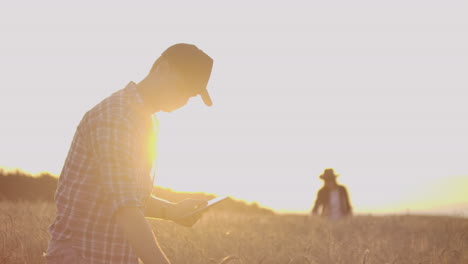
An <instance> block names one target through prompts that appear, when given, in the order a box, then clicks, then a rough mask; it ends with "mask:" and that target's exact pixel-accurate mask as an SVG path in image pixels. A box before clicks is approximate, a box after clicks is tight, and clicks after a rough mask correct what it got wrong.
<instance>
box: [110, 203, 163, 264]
mask: <svg viewBox="0 0 468 264" xmlns="http://www.w3.org/2000/svg"><path fill="white" fill-rule="evenodd" d="M114 217H115V220H116V221H117V223H118V225H119V226H120V227H121V228H122V230H123V232H124V234H125V236H126V237H127V240H128V242H129V243H130V245H131V246H132V248H133V250H134V251H135V253H136V255H137V256H138V257H139V258H140V259H141V260H142V261H143V263H145V264H161V263H162V264H170V262H169V259H168V258H167V257H166V255H165V254H164V252H163V251H162V249H161V247H160V246H159V244H158V243H157V241H156V238H155V237H154V234H153V231H152V229H151V227H150V225H149V223H148V222H147V221H146V219H145V217H144V215H143V212H142V211H141V209H139V208H137V207H123V208H121V209H119V210H118V211H117V212H116V213H115V215H114Z"/></svg>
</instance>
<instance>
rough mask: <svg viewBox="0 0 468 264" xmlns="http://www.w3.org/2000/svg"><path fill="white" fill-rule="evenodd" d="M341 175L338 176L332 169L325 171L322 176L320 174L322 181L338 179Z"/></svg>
mask: <svg viewBox="0 0 468 264" xmlns="http://www.w3.org/2000/svg"><path fill="white" fill-rule="evenodd" d="M338 176H339V174H336V173H335V171H334V170H333V169H331V168H328V169H325V170H324V171H323V173H322V174H320V179H322V180H328V179H336V177H338Z"/></svg>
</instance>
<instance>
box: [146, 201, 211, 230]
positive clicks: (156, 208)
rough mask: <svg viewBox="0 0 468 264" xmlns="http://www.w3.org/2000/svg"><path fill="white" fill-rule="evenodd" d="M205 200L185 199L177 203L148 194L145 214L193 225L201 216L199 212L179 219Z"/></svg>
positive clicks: (184, 224)
mask: <svg viewBox="0 0 468 264" xmlns="http://www.w3.org/2000/svg"><path fill="white" fill-rule="evenodd" d="M206 203H207V201H206V200H196V199H186V200H183V201H181V202H178V203H171V202H169V201H166V200H164V199H161V198H159V197H156V196H150V198H149V199H148V201H147V203H146V208H145V216H146V217H152V218H160V219H165V220H170V221H174V222H176V223H178V224H180V225H183V226H189V227H190V226H193V225H194V224H195V223H196V222H197V221H198V220H199V219H200V217H201V214H194V215H193V216H191V217H187V218H184V219H179V216H181V215H184V214H186V213H188V212H190V211H192V210H195V209H196V208H197V207H198V206H205V205H206Z"/></svg>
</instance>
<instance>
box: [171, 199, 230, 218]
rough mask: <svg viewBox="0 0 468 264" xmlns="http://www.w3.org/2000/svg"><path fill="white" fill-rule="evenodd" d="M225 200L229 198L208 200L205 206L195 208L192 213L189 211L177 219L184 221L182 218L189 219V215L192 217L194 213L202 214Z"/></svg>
mask: <svg viewBox="0 0 468 264" xmlns="http://www.w3.org/2000/svg"><path fill="white" fill-rule="evenodd" d="M227 198H229V196H219V197H216V198H213V199H211V200H209V201H208V202H207V204H206V205H205V206H202V207H199V208H196V209H194V210H193V211H190V212H188V213H187V214H185V215H183V216H181V217H179V219H184V218H186V217H189V216H191V215H194V214H196V213H200V212H203V211H205V210H208V209H209V208H210V207H212V206H213V205H215V204H218V203H220V202H222V201H225V200H226V199H227Z"/></svg>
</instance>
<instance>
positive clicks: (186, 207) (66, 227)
mask: <svg viewBox="0 0 468 264" xmlns="http://www.w3.org/2000/svg"><path fill="white" fill-rule="evenodd" d="M212 66H213V60H212V59H211V58H210V57H209V56H208V55H207V54H206V53H204V52H203V51H202V50H200V49H199V48H198V47H196V46H195V45H190V44H176V45H173V46H171V47H169V48H168V49H166V50H165V51H164V52H163V53H162V55H161V56H160V57H159V58H158V59H157V60H156V62H155V63H154V64H153V67H152V68H151V70H150V72H149V73H148V75H147V76H146V77H145V78H144V79H143V80H142V81H141V82H139V83H138V84H137V83H134V82H129V83H128V84H127V86H126V87H125V88H123V89H121V90H119V91H117V92H115V93H114V94H112V95H111V96H110V97H108V98H106V99H104V100H103V101H102V102H100V103H99V104H97V105H96V106H95V107H93V108H92V109H91V110H90V111H88V112H87V113H86V114H85V115H84V117H83V119H82V120H81V122H80V124H79V125H78V127H77V130H76V133H75V136H74V138H73V142H72V144H71V147H70V150H69V152H68V156H67V159H66V161H65V164H64V166H63V169H62V172H61V174H60V178H59V182H58V186H57V191H56V193H55V202H56V206H57V214H56V218H55V220H54V222H53V223H52V225H51V226H50V227H49V234H50V236H51V239H50V241H49V247H48V249H47V253H46V254H45V257H46V262H47V264H78V263H80V264H81V263H87V264H138V263H139V261H138V259H140V260H142V261H143V263H145V264H156V263H158V264H168V263H170V261H169V260H168V258H167V257H166V255H165V254H164V252H163V251H162V249H161V248H160V246H159V245H158V243H157V241H156V239H155V237H154V234H153V231H152V229H151V226H150V225H149V223H148V222H147V220H146V219H145V217H154V218H161V219H166V220H172V221H175V222H176V223H178V224H181V225H185V226H191V225H193V224H194V223H195V222H196V221H197V220H198V219H199V217H200V215H197V214H195V215H193V216H191V217H185V218H183V219H181V218H182V217H181V216H183V215H186V214H187V213H189V212H190V211H192V210H194V209H195V208H196V207H197V206H203V205H205V204H206V201H204V200H192V199H188V200H184V201H182V202H179V203H170V202H168V201H165V200H162V199H159V198H156V197H154V196H151V192H152V189H153V184H154V183H153V181H154V178H153V177H154V174H152V173H151V170H152V166H153V164H154V159H155V142H156V133H155V127H157V119H156V117H155V116H154V115H153V114H154V113H156V112H172V111H174V110H177V109H179V108H181V107H183V106H184V105H185V104H187V102H188V101H189V99H190V98H192V97H195V96H198V95H200V96H201V98H202V99H203V102H204V103H205V104H206V105H208V106H210V105H211V104H212V102H211V98H210V96H209V94H208V91H207V89H206V87H207V83H208V80H209V78H210V74H211V69H212Z"/></svg>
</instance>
